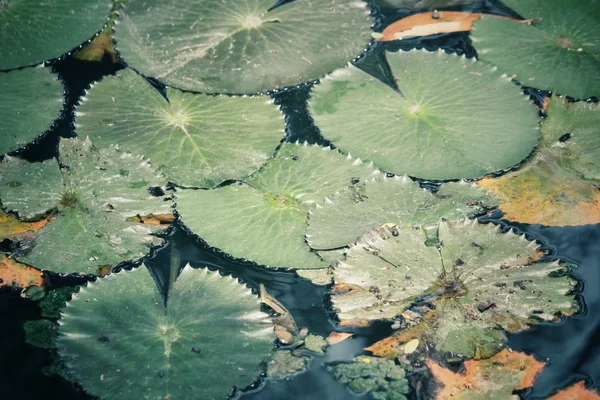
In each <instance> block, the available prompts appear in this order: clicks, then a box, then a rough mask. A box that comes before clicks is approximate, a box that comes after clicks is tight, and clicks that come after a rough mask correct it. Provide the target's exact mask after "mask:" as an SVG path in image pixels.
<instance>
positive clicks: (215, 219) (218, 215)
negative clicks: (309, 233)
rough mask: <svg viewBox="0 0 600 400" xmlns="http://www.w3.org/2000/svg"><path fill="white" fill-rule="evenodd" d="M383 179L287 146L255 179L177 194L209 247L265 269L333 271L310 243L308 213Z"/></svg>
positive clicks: (343, 160) (349, 162)
mask: <svg viewBox="0 0 600 400" xmlns="http://www.w3.org/2000/svg"><path fill="white" fill-rule="evenodd" d="M377 174H380V172H379V171H378V170H377V169H375V168H374V167H373V166H372V165H367V164H363V163H361V162H360V160H356V159H352V158H350V157H345V156H343V155H342V154H340V153H339V152H337V151H335V150H331V149H329V148H323V147H320V146H308V145H299V144H289V143H286V144H284V145H283V146H282V148H281V150H280V151H279V152H278V154H277V155H276V157H275V158H274V159H273V160H271V161H270V162H269V163H268V164H267V165H266V166H265V167H264V168H263V169H261V170H260V171H259V172H258V173H257V174H256V175H254V176H253V177H251V178H250V179H249V181H248V182H249V184H250V185H252V186H250V185H247V184H242V183H239V184H233V185H229V186H225V187H220V188H218V189H215V190H195V191H191V190H184V191H178V192H177V211H178V212H179V213H180V214H181V218H182V221H183V222H184V223H185V225H186V226H187V227H188V228H189V229H190V230H192V231H193V232H194V233H196V234H197V235H199V236H200V237H201V238H202V239H204V240H206V242H207V243H208V244H210V245H211V246H214V247H218V248H219V249H221V250H223V251H225V252H227V253H229V254H231V255H232V256H234V257H237V258H244V259H247V260H251V261H254V262H257V263H259V264H263V265H267V266H273V267H288V268H300V269H308V268H324V267H326V266H327V264H326V263H324V262H323V261H322V260H321V259H320V258H319V257H318V256H317V255H316V254H315V253H312V252H310V249H309V248H308V246H307V245H306V243H305V241H304V234H305V232H306V219H307V216H308V211H309V209H311V208H314V206H315V203H316V202H318V201H322V199H323V198H324V197H325V196H326V195H330V194H332V193H334V192H335V191H337V190H342V189H344V188H345V187H347V186H349V185H351V184H352V182H358V181H364V180H366V179H368V178H369V177H372V176H374V175H377Z"/></svg>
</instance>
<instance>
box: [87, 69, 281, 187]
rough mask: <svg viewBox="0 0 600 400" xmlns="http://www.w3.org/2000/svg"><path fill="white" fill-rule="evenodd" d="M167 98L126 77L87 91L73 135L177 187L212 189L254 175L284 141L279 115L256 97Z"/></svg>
mask: <svg viewBox="0 0 600 400" xmlns="http://www.w3.org/2000/svg"><path fill="white" fill-rule="evenodd" d="M167 98H168V100H167V99H165V98H164V97H163V96H162V95H161V94H160V92H159V91H158V90H156V89H155V88H154V87H152V85H150V83H148V81H146V80H145V79H144V78H143V77H141V76H140V75H138V74H136V73H135V72H134V71H132V70H129V69H127V70H123V71H120V72H119V73H118V74H117V76H107V77H105V78H104V79H103V80H102V81H101V82H99V83H97V84H95V85H94V86H92V88H91V89H90V90H89V91H88V93H87V95H86V97H84V98H83V99H82V101H81V104H80V105H79V106H78V107H77V111H76V117H77V119H76V130H77V132H78V134H79V135H80V136H82V137H85V136H89V137H90V138H91V139H92V141H93V142H94V144H95V145H97V146H100V147H108V146H110V145H118V146H119V147H120V148H121V149H123V150H126V151H131V152H132V153H133V154H137V155H143V156H144V157H146V158H149V159H150V160H151V161H152V163H153V164H154V165H156V166H158V167H159V168H160V170H161V171H162V172H163V173H164V174H165V175H166V176H167V178H168V179H169V180H170V181H172V182H174V183H177V184H178V185H182V186H198V187H213V186H216V185H218V184H220V183H222V182H223V181H226V180H228V179H240V178H243V177H246V176H248V175H250V174H252V173H253V172H255V171H256V170H258V169H259V168H260V167H261V166H262V165H263V164H264V163H265V162H266V161H267V160H268V159H269V157H271V155H272V154H273V153H274V152H275V149H276V148H277V145H278V144H279V142H280V141H281V139H282V138H283V136H284V133H283V128H284V121H283V116H282V114H281V112H280V111H279V110H278V109H277V107H276V106H275V105H273V102H272V101H271V100H268V99H265V98H262V97H227V96H207V95H202V94H193V93H186V92H182V91H180V90H177V89H173V88H168V89H167Z"/></svg>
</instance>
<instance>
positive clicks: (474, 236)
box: [332, 220, 577, 357]
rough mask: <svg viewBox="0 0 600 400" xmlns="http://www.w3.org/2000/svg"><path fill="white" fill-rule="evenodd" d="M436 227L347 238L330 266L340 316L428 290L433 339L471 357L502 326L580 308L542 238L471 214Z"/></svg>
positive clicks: (377, 311)
mask: <svg viewBox="0 0 600 400" xmlns="http://www.w3.org/2000/svg"><path fill="white" fill-rule="evenodd" d="M438 235H439V242H438V244H437V245H436V246H433V245H430V246H428V245H426V241H427V239H428V237H427V235H426V233H425V231H424V230H423V229H420V228H418V229H417V228H397V227H392V228H390V227H380V228H376V229H374V230H373V231H372V232H370V233H367V234H366V235H365V236H364V237H363V238H362V239H361V240H360V241H358V242H357V243H356V244H355V245H353V246H351V247H350V249H348V250H347V252H346V260H344V261H343V262H339V263H338V265H337V267H336V269H335V270H334V280H335V287H334V296H332V300H333V304H334V307H335V308H336V309H337V311H338V315H339V317H340V319H342V322H344V321H346V322H347V321H352V320H358V321H372V320H377V319H389V318H393V317H395V316H396V315H399V314H400V313H401V312H403V311H404V310H405V309H406V308H407V307H408V306H409V305H410V304H413V303H414V302H416V301H419V300H420V299H422V298H425V297H426V299H427V302H428V303H433V304H434V305H435V308H436V310H435V311H433V313H434V315H433V316H432V317H429V318H428V319H429V320H430V321H431V320H432V321H433V323H432V328H431V330H430V334H429V337H430V340H431V342H432V344H433V346H434V347H436V349H438V351H441V352H452V353H454V354H462V355H464V356H465V357H473V356H474V355H475V354H485V356H489V355H491V354H493V353H494V352H497V351H498V350H499V345H500V344H501V342H502V340H503V334H502V332H501V329H504V330H509V331H518V330H521V329H526V328H527V324H532V323H535V321H537V320H546V321H552V320H554V319H555V315H556V314H559V313H563V314H566V315H570V314H572V313H574V312H575V311H576V310H577V303H576V302H575V301H574V298H573V296H572V295H570V292H571V290H572V289H573V288H574V281H573V280H572V279H570V278H569V277H568V276H566V275H565V274H564V273H560V274H559V273H558V272H559V271H564V269H562V268H561V265H560V264H559V262H558V261H555V262H537V260H538V259H539V257H540V253H539V251H538V248H539V245H538V244H536V243H535V242H532V241H529V240H527V239H526V238H525V236H524V235H523V236H521V237H519V236H517V235H515V234H514V233H512V232H508V233H502V231H501V230H500V226H494V225H492V224H489V225H482V224H479V223H478V222H477V221H476V220H473V221H469V220H465V221H464V222H441V223H440V226H439V233H438ZM423 323H425V322H423Z"/></svg>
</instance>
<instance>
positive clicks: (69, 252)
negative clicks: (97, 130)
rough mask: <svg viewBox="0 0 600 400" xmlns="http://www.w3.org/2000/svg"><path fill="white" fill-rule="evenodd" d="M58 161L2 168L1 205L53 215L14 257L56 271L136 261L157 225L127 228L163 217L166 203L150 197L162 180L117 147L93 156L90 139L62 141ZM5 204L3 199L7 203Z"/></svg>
mask: <svg viewBox="0 0 600 400" xmlns="http://www.w3.org/2000/svg"><path fill="white" fill-rule="evenodd" d="M60 161H61V164H62V165H63V166H64V167H65V168H63V169H62V171H61V170H59V167H58V163H57V162H56V161H55V160H49V161H45V162H44V163H41V164H39V163H26V162H24V161H22V160H18V159H14V158H7V159H5V160H4V161H3V162H2V163H1V164H0V199H2V201H3V206H4V207H5V208H6V209H9V210H11V211H15V212H18V213H19V215H20V216H21V217H24V218H27V217H33V216H36V215H41V214H44V213H46V212H50V211H52V210H54V211H58V215H56V217H55V218H54V219H53V220H52V221H51V222H50V223H49V224H47V225H45V226H44V227H43V228H41V229H39V230H38V231H36V232H35V246H34V247H33V248H32V249H30V251H29V253H28V254H26V255H25V256H23V257H20V258H19V259H20V260H21V261H24V262H27V263H29V264H32V265H35V266H37V267H40V268H44V269H49V270H51V271H54V272H61V273H70V272H83V273H90V274H91V273H97V272H98V268H99V267H102V266H104V265H107V264H108V265H116V264H118V263H119V262H120V261H123V260H136V259H139V258H140V257H142V256H143V255H145V254H146V253H147V252H148V250H149V248H150V246H152V245H154V244H158V243H160V240H159V239H158V238H156V237H153V236H150V235H149V234H150V233H152V232H154V231H156V230H157V227H156V226H150V225H139V224H132V223H128V222H126V220H127V217H129V216H132V215H137V214H142V215H147V214H152V213H156V214H162V213H166V212H169V211H170V206H171V203H170V202H166V201H164V200H163V198H161V197H160V196H153V195H152V194H151V193H150V191H149V188H152V187H154V188H155V189H156V191H158V192H162V188H161V187H160V186H161V185H163V184H164V178H163V177H162V176H161V175H160V174H159V173H158V172H157V171H156V170H155V169H154V168H153V167H152V166H151V165H150V164H149V163H148V162H147V161H146V160H144V159H143V158H141V157H137V156H134V155H132V154H130V153H127V152H123V151H121V150H118V149H117V148H115V147H110V148H106V149H101V150H97V149H95V148H94V147H93V145H92V143H91V142H90V141H89V140H81V139H62V140H61V143H60ZM5 199H6V200H5Z"/></svg>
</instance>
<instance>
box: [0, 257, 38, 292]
mask: <svg viewBox="0 0 600 400" xmlns="http://www.w3.org/2000/svg"><path fill="white" fill-rule="evenodd" d="M43 284H44V277H43V274H42V271H40V270H38V269H35V268H32V267H30V266H28V265H25V264H21V263H20V262H17V261H15V260H14V259H12V258H10V257H8V256H6V255H4V254H1V253H0V287H2V286H16V287H21V288H27V287H30V286H42V285H43Z"/></svg>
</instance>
